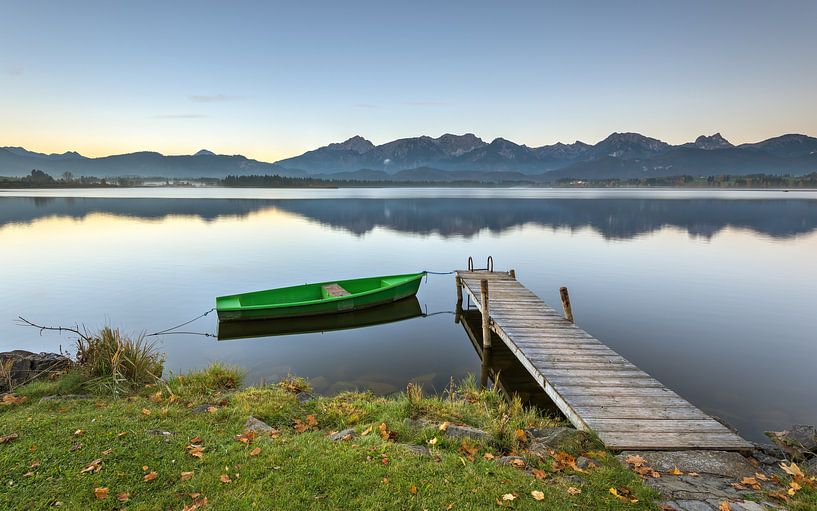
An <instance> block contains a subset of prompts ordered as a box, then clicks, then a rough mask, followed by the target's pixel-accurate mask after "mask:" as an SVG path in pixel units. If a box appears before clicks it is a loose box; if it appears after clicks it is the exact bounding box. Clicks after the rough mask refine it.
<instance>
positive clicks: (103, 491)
mask: <svg viewBox="0 0 817 511" xmlns="http://www.w3.org/2000/svg"><path fill="white" fill-rule="evenodd" d="M109 491H110V490H108V488H94V496H95V497H96V498H97V499H99V500H105V499H107V498H108V492H109Z"/></svg>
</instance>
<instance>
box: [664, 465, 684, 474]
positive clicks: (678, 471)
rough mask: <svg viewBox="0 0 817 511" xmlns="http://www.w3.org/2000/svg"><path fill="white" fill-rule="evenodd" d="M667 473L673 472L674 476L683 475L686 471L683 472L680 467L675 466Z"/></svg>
mask: <svg viewBox="0 0 817 511" xmlns="http://www.w3.org/2000/svg"><path fill="white" fill-rule="evenodd" d="M667 473H668V474H671V475H674V476H681V475H684V473H683V472H682V471H681V470H679V469H678V467H674V468H673V469H672V470H670V471H669V472H667Z"/></svg>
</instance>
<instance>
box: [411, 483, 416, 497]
mask: <svg viewBox="0 0 817 511" xmlns="http://www.w3.org/2000/svg"><path fill="white" fill-rule="evenodd" d="M409 493H411V494H412V495H417V485H416V484H412V485H411V488H409Z"/></svg>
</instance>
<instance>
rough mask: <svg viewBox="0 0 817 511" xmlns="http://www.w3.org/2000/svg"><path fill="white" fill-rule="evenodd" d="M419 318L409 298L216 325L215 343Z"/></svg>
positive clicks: (417, 305) (416, 305) (414, 299)
mask: <svg viewBox="0 0 817 511" xmlns="http://www.w3.org/2000/svg"><path fill="white" fill-rule="evenodd" d="M422 315H423V310H422V309H421V308H420V302H418V301H417V297H416V296H409V297H408V298H403V299H402V300H398V301H396V302H394V303H387V304H386V305H378V306H377V307H369V308H366V309H361V310H355V311H352V312H345V313H343V314H323V315H321V316H299V317H295V318H277V319H260V320H253V321H219V323H218V340H219V341H227V340H231V339H250V338H259V337H274V336H278V335H295V334H310V333H315V332H332V331H335V330H348V329H352V328H364V327H369V326H375V325H385V324H386V323H394V322H397V321H403V320H406V319H412V318H418V317H420V316H422Z"/></svg>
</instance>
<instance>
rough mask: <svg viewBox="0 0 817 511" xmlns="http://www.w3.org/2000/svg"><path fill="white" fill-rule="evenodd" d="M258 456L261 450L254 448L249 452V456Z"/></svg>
mask: <svg viewBox="0 0 817 511" xmlns="http://www.w3.org/2000/svg"><path fill="white" fill-rule="evenodd" d="M259 454H261V448H260V447H256V448H255V449H253V450H252V451H250V456H258V455H259Z"/></svg>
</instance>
